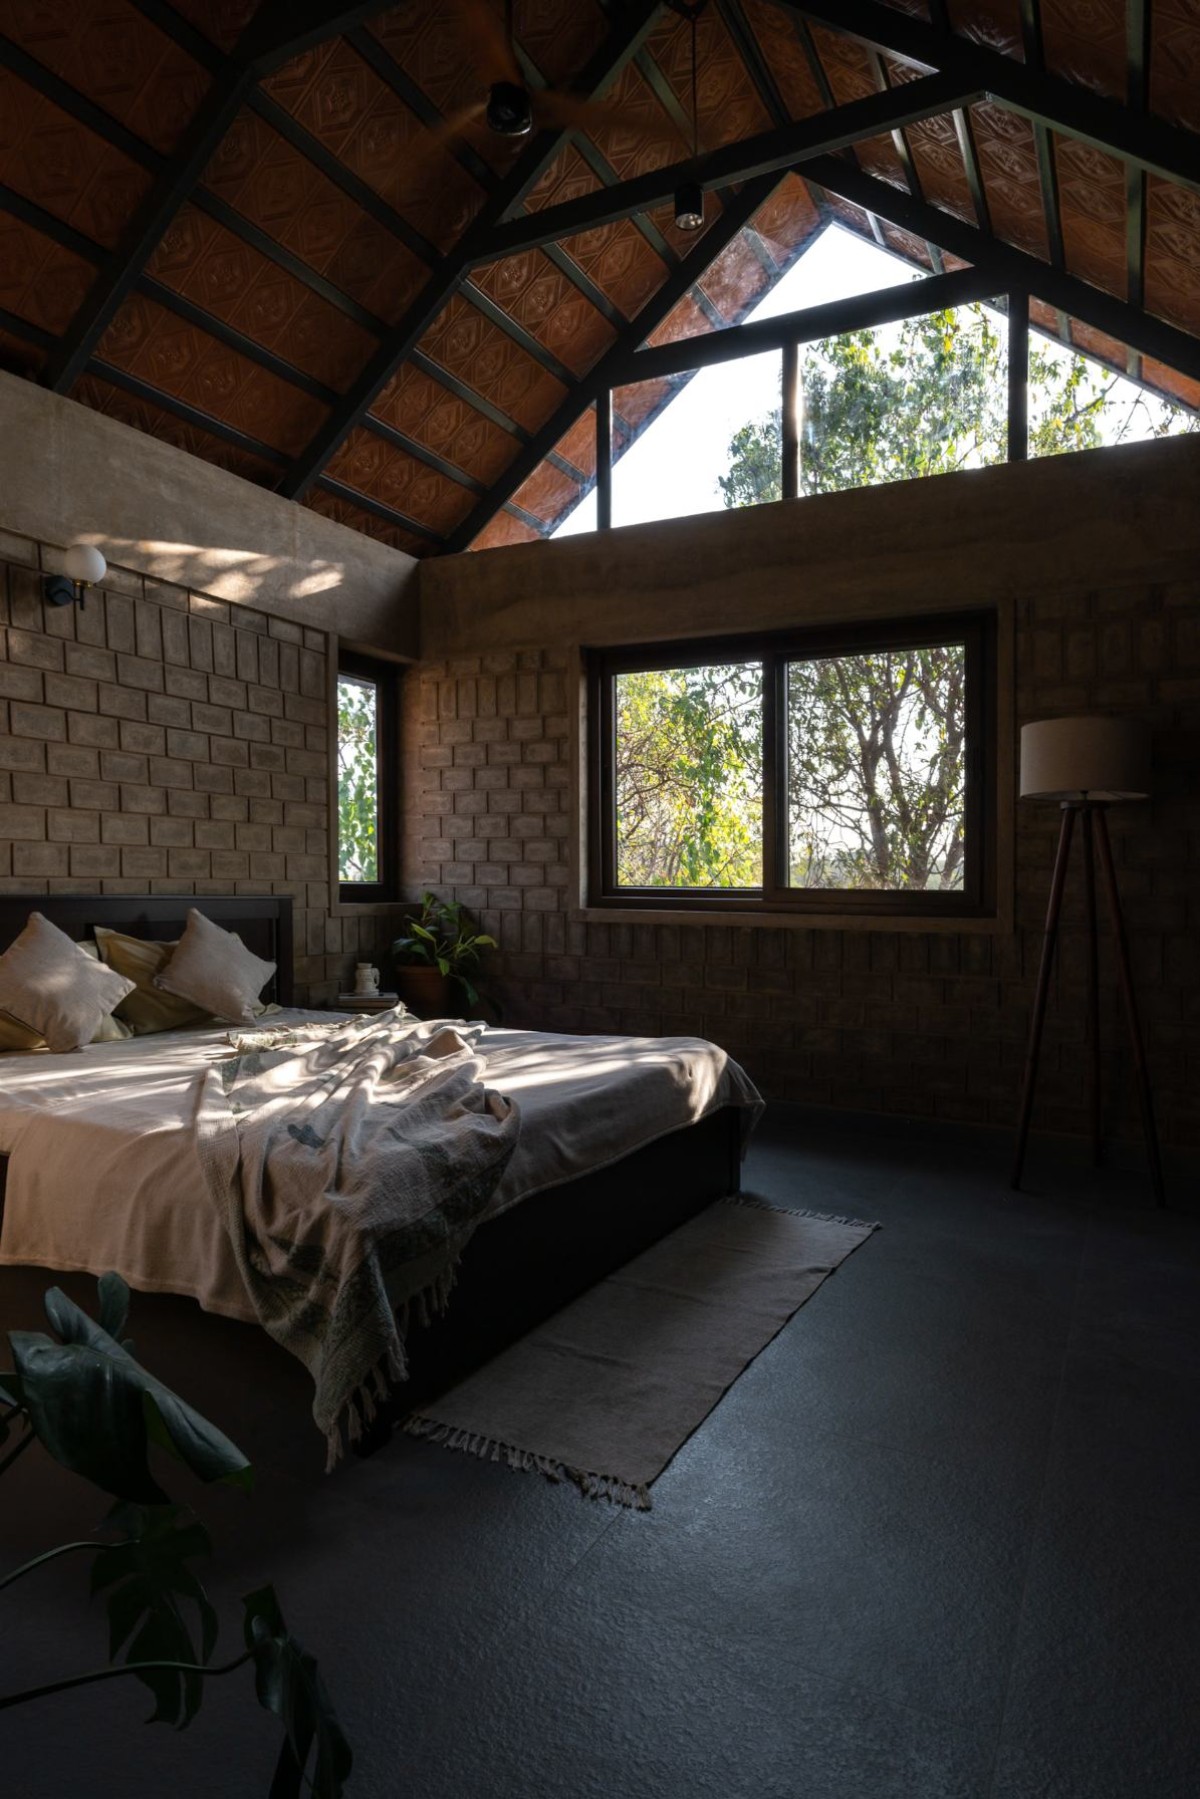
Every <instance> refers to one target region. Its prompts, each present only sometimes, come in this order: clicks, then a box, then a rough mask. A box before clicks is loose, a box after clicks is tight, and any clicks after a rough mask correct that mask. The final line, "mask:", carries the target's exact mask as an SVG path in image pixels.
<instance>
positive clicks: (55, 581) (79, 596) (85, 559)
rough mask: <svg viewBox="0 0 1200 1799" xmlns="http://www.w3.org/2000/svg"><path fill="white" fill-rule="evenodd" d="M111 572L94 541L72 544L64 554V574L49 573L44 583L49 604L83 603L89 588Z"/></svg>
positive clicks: (43, 588) (43, 586)
mask: <svg viewBox="0 0 1200 1799" xmlns="http://www.w3.org/2000/svg"><path fill="white" fill-rule="evenodd" d="M107 572H108V564H107V562H106V561H105V560H104V558H103V556H102V555H101V554H100V552H99V550H98V549H96V547H95V545H94V544H90V543H72V544H68V545H67V548H66V553H65V554H64V556H63V572H62V574H61V575H47V577H46V579H45V580H44V581H43V582H42V593H43V594H44V595H45V599H46V604H47V605H48V606H72V605H75V604H78V605H80V606H82V605H83V601H84V595H85V594H86V592H87V590H88V588H89V587H94V586H95V585H96V583H97V582H98V581H103V579H104V577H105V575H106V574H107Z"/></svg>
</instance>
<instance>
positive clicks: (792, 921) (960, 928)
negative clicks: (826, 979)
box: [567, 906, 1013, 936]
mask: <svg viewBox="0 0 1200 1799" xmlns="http://www.w3.org/2000/svg"><path fill="white" fill-rule="evenodd" d="M567 916H568V919H569V921H570V923H571V924H639V925H647V924H648V925H655V924H669V925H680V924H696V925H722V926H724V927H726V928H732V929H734V930H745V929H747V928H748V929H750V930H772V931H780V930H783V931H875V932H877V933H878V932H887V931H904V932H912V931H918V932H923V933H925V934H926V935H931V934H935V933H936V934H937V935H939V936H965V935H971V936H987V935H990V936H1001V935H1007V934H1008V933H1009V932H1011V931H1012V929H1013V921H1012V918H1011V916H1008V915H1005V914H1004V913H992V914H990V915H989V916H986V917H979V916H977V915H976V916H972V915H969V914H960V915H959V916H958V917H938V916H937V914H929V913H926V914H924V915H917V914H915V913H900V912H876V913H870V914H869V913H865V912H722V911H717V910H715V909H714V910H713V911H711V912H710V911H702V910H701V909H700V908H698V907H696V908H693V907H690V906H688V907H680V908H679V909H678V910H670V909H668V908H665V907H662V908H660V907H658V906H575V907H573V908H572V909H571V911H570V912H569V913H568V914H567Z"/></svg>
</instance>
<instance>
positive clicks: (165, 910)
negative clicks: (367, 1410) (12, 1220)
mask: <svg viewBox="0 0 1200 1799" xmlns="http://www.w3.org/2000/svg"><path fill="white" fill-rule="evenodd" d="M191 906H195V907H196V908H197V910H198V911H200V912H203V913H204V914H205V915H206V916H207V917H209V918H211V919H212V920H213V922H214V923H215V924H219V925H221V926H222V927H223V928H224V929H225V930H229V931H237V933H238V934H239V936H240V937H241V939H242V941H243V942H244V943H245V944H246V946H247V948H249V949H251V950H253V951H254V953H255V955H259V956H264V957H266V958H267V959H268V960H269V961H273V962H275V963H277V965H278V972H277V974H276V976H275V979H274V981H273V982H272V984H271V986H270V987H269V988H268V989H267V991H266V997H267V998H269V999H275V1000H277V1001H278V1003H279V1004H280V1005H284V1006H286V1005H290V1004H292V1003H293V987H292V902H291V900H290V899H289V898H287V897H286V896H283V895H264V896H262V897H257V896H255V897H246V896H245V895H242V894H237V895H228V896H226V895H221V896H218V897H215V898H214V897H212V896H210V895H208V894H204V895H197V896H195V897H194V898H193V897H192V896H190V895H181V896H179V897H174V896H167V895H162V894H153V895H146V896H142V895H134V896H130V895H127V894H120V895H116V894H114V895H108V894H105V895H102V896H90V895H79V894H64V895H56V894H29V895H26V896H22V895H16V896H14V895H4V896H2V897H0V952H2V951H3V950H5V949H7V948H8V946H9V944H10V943H11V942H12V941H13V940H14V938H15V937H17V936H18V935H19V933H20V932H21V930H22V929H23V928H24V925H25V922H26V920H27V919H28V917H29V914H30V912H35V911H36V912H41V913H43V914H44V915H45V917H47V918H48V919H50V921H51V922H52V923H53V924H56V925H58V927H59V929H60V930H63V931H65V932H66V933H67V935H68V936H69V937H72V938H74V939H75V940H76V941H79V940H81V939H83V938H86V937H89V936H90V935H91V934H92V931H93V930H94V928H95V926H96V925H103V926H107V927H108V929H110V930H114V931H125V932H127V933H128V934H129V935H130V936H134V937H146V938H152V939H155V940H157V941H162V940H164V939H169V938H172V937H177V936H178V935H179V933H180V931H181V930H182V929H183V925H184V921H185V918H186V915H187V911H188V908H189V907H191ZM6 1164H7V1157H4V1156H0V1224H2V1223H3V1215H4V1181H5V1169H6ZM740 1179H741V1114H740V1110H739V1108H737V1107H734V1106H726V1107H723V1108H722V1109H721V1110H720V1111H718V1112H714V1113H711V1114H710V1115H709V1116H708V1117H707V1118H705V1119H702V1120H701V1121H700V1123H699V1124H694V1125H691V1126H689V1127H687V1128H685V1129H683V1130H677V1131H673V1132H671V1133H670V1134H669V1135H668V1136H665V1137H659V1138H657V1139H656V1140H655V1141H654V1142H652V1143H649V1144H646V1145H645V1146H644V1147H643V1148H642V1149H639V1150H636V1151H635V1152H634V1153H633V1154H632V1155H629V1156H625V1157H624V1158H623V1159H622V1160H621V1161H619V1162H614V1163H613V1164H612V1165H611V1167H608V1168H604V1169H599V1170H597V1171H596V1172H595V1173H593V1174H588V1175H584V1176H582V1177H581V1178H580V1179H578V1180H574V1181H565V1182H563V1183H562V1184H561V1185H560V1186H557V1187H548V1188H546V1189H545V1190H544V1191H543V1192H541V1193H536V1194H533V1195H532V1196H531V1197H530V1198H529V1199H525V1200H522V1201H521V1202H520V1203H519V1204H518V1205H515V1206H513V1207H511V1208H510V1209H509V1210H508V1211H507V1212H503V1213H501V1215H500V1216H499V1217H498V1218H494V1219H491V1220H489V1221H488V1223H486V1224H484V1225H481V1226H480V1228H479V1230H478V1231H477V1232H476V1234H475V1236H474V1237H473V1238H472V1239H471V1241H470V1243H469V1244H468V1245H467V1248H466V1251H465V1253H464V1255H463V1258H462V1262H461V1264H460V1267H459V1274H458V1280H457V1284H456V1286H455V1291H454V1297H453V1300H452V1302H451V1304H450V1307H449V1309H448V1310H447V1311H446V1313H445V1314H444V1315H443V1316H442V1317H441V1318H439V1319H438V1320H437V1321H436V1322H435V1323H433V1324H432V1325H430V1326H428V1327H427V1328H425V1329H424V1330H421V1331H418V1332H414V1333H413V1334H412V1336H411V1337H410V1339H409V1344H408V1351H409V1380H408V1381H407V1382H406V1383H405V1386H404V1388H403V1389H402V1390H401V1392H400V1393H398V1394H397V1402H398V1407H399V1408H400V1409H402V1410H405V1411H407V1410H408V1409H410V1408H411V1407H412V1406H415V1405H420V1404H424V1403H427V1402H428V1401H429V1400H430V1399H432V1398H434V1397H435V1396H436V1395H437V1393H438V1392H440V1391H444V1390H445V1388H446V1387H448V1386H452V1385H453V1384H454V1382H455V1381H457V1380H460V1379H462V1378H463V1376H464V1375H466V1374H468V1373H469V1372H470V1371H471V1370H472V1369H473V1368H477V1367H479V1366H480V1365H481V1364H482V1363H483V1362H485V1361H486V1360H487V1359H488V1358H489V1356H492V1355H494V1354H495V1353H496V1352H497V1351H498V1350H499V1349H500V1348H502V1347H503V1346H504V1345H505V1344H507V1343H511V1342H514V1341H515V1340H516V1338H517V1337H519V1336H522V1335H523V1334H524V1333H525V1332H526V1331H529V1330H531V1329H532V1328H533V1327H534V1326H535V1325H536V1324H538V1323H540V1322H541V1321H542V1320H543V1319H544V1318H547V1317H549V1316H550V1314H551V1313H552V1312H555V1311H557V1310H558V1309H559V1307H560V1306H563V1305H565V1304H566V1303H567V1302H568V1301H569V1300H570V1299H573V1298H574V1297H575V1296H576V1295H577V1294H579V1293H581V1292H583V1291H584V1290H585V1289H586V1288H587V1287H590V1286H592V1285H594V1283H595V1282H596V1281H598V1280H601V1279H603V1277H604V1276H605V1275H606V1274H611V1273H612V1272H613V1270H614V1269H616V1268H619V1267H621V1266H622V1265H623V1264H624V1263H625V1262H628V1261H629V1260H630V1259H631V1258H632V1257H633V1256H635V1255H638V1254H639V1253H640V1252H641V1251H642V1250H643V1249H646V1248H648V1247H649V1245H650V1244H651V1243H655V1242H657V1241H658V1239H659V1238H660V1237H662V1236H665V1234H666V1233H667V1232H668V1231H671V1230H674V1229H675V1228H676V1226H677V1225H680V1224H683V1223H685V1222H686V1220H687V1219H688V1218H690V1217H692V1216H693V1215H694V1214H695V1213H696V1212H698V1211H700V1210H702V1208H703V1207H704V1206H706V1205H709V1204H711V1202H712V1201H713V1200H714V1199H721V1198H724V1197H726V1196H727V1195H730V1194H735V1193H737V1192H738V1191H739V1187H740ZM2 1278H3V1271H0V1279H2ZM387 1428H388V1426H387V1424H386V1423H385V1424H383V1425H382V1426H381V1431H380V1432H377V1433H376V1436H375V1439H374V1442H373V1443H372V1444H370V1445H366V1446H364V1447H368V1448H369V1447H374V1446H376V1445H377V1443H378V1440H379V1437H380V1435H381V1434H386V1429H387Z"/></svg>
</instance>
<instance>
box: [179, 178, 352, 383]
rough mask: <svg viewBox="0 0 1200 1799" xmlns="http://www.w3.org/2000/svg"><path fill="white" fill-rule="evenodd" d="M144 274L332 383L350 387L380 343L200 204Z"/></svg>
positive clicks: (184, 211)
mask: <svg viewBox="0 0 1200 1799" xmlns="http://www.w3.org/2000/svg"><path fill="white" fill-rule="evenodd" d="M146 273H147V275H149V276H151V277H152V278H153V279H154V280H156V281H161V282H162V283H163V284H164V286H166V287H170V288H172V289H174V291H175V292H176V293H179V294H182V295H183V297H184V298H185V299H187V300H191V301H193V302H194V303H195V304H196V305H197V306H200V307H202V308H203V309H204V310H205V311H206V312H210V313H212V315H213V317H214V318H217V319H221V320H223V322H224V323H225V324H227V325H231V326H232V327H233V328H234V330H236V331H241V332H244V333H245V335H246V336H247V337H249V338H252V339H253V340H254V342H255V343H257V344H261V345H262V347H263V348H264V349H265V350H270V351H271V353H272V354H273V355H275V356H278V357H279V358H280V359H281V360H282V361H284V362H289V363H291V364H292V365H293V366H294V367H296V368H298V369H300V370H301V371H302V372H303V373H304V374H306V375H311V376H312V378H313V379H314V380H315V381H321V382H324V383H325V384H326V385H327V386H329V387H333V388H337V389H339V390H340V389H342V388H344V387H346V386H347V385H348V384H349V382H350V381H351V380H352V379H353V377H354V376H355V375H356V374H357V373H358V371H359V369H360V368H361V367H362V365H363V363H364V362H365V361H366V360H367V358H368V356H369V355H370V354H371V351H372V349H373V348H374V346H375V342H376V340H375V338H374V337H373V336H372V334H371V333H370V332H369V331H366V330H364V328H363V327H362V326H361V325H358V324H356V323H355V321H354V320H353V319H350V318H347V317H346V315H345V313H344V312H340V311H339V310H338V308H337V307H336V306H334V305H333V304H332V303H331V302H330V301H328V300H326V299H323V298H322V297H321V295H320V294H315V293H313V291H312V289H311V288H308V287H306V286H305V285H304V283H303V282H302V281H300V280H299V279H298V278H297V277H296V276H295V275H292V274H290V273H289V272H288V270H286V269H282V268H280V267H279V264H278V263H275V262H272V261H271V259H270V257H269V256H265V255H263V253H262V252H261V251H260V250H256V249H255V248H254V246H253V245H252V244H247V243H245V242H243V240H242V239H241V238H239V237H237V236H236V235H235V233H234V232H232V231H230V230H228V229H227V228H226V227H225V226H224V225H221V224H218V223H217V221H216V220H215V219H211V218H209V217H208V216H207V214H205V213H202V212H200V211H199V210H198V209H197V208H196V207H195V206H191V205H185V206H183V207H181V209H180V211H179V213H178V215H177V216H176V218H175V219H174V221H173V222H172V224H171V226H170V228H169V229H168V231H167V233H166V236H165V237H164V238H163V240H162V242H161V243H160V244H159V246H158V248H157V250H156V251H155V252H154V254H153V256H152V257H151V258H150V261H149V262H148V263H147V265H146Z"/></svg>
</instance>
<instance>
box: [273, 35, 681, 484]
mask: <svg viewBox="0 0 1200 1799" xmlns="http://www.w3.org/2000/svg"><path fill="white" fill-rule="evenodd" d="M660 10H661V0H644V3H642V4H640V5H638V6H636V7H634V8H633V9H632V13H631V14H630V15H627V16H626V18H625V20H624V22H623V23H621V24H620V25H619V26H617V27H615V28H614V30H613V31H612V32H611V33H610V34H609V36H608V37H607V38H606V39H605V41H604V43H603V44H602V45H601V47H600V49H599V50H598V51H597V52H596V54H595V55H594V56H593V57H591V59H590V60H589V62H588V64H587V67H586V68H585V70H584V71H583V73H582V74H581V76H580V79H579V83H578V90H577V91H579V92H580V93H581V94H584V95H588V96H591V95H596V94H599V93H602V92H603V91H604V89H605V88H606V87H608V86H609V85H610V84H611V83H612V82H613V81H615V80H616V78H617V76H618V75H619V74H620V73H621V70H622V69H623V68H625V66H626V64H627V63H628V62H629V61H630V60H631V58H632V57H634V56H636V55H637V53H638V51H639V50H640V49H641V47H642V45H643V43H644V42H645V41H646V39H647V37H649V35H650V32H651V31H652V29H653V27H654V24H655V22H656V20H657V17H658V14H659V12H660ZM569 135H570V133H569V132H566V131H541V132H539V133H538V134H537V136H536V137H535V138H534V139H533V141H532V142H531V143H530V145H529V146H528V148H527V149H526V150H524V151H523V152H522V154H521V156H520V157H519V158H518V160H517V162H516V164H515V165H514V167H513V169H512V170H511V172H510V173H509V175H508V176H507V177H506V178H505V180H504V181H503V182H502V184H501V185H500V186H499V187H498V188H497V189H496V191H495V193H494V194H493V195H492V196H491V197H490V198H489V200H488V201H487V203H486V204H485V206H484V207H483V209H482V211H481V212H480V214H479V216H478V218H477V219H476V220H475V221H474V223H473V224H472V225H471V226H470V227H469V228H468V230H467V231H466V232H465V233H464V235H463V238H462V240H461V242H460V243H459V244H458V245H457V246H456V247H455V249H454V250H453V251H451V253H450V254H449V255H448V256H446V257H444V258H443V260H442V262H441V263H440V265H439V266H438V268H437V269H435V270H434V271H433V273H432V274H431V275H430V277H429V279H428V281H427V282H426V283H425V286H424V287H423V288H422V290H421V293H420V294H419V295H418V296H417V298H416V300H415V301H414V302H413V304H412V305H411V306H410V307H409V308H408V310H407V312H406V313H405V315H404V317H403V319H401V321H400V323H399V324H398V325H397V327H396V328H395V330H394V331H390V332H389V333H388V334H387V336H386V337H385V338H384V340H383V342H382V343H381V344H380V346H379V348H378V350H377V351H375V353H374V354H373V355H372V357H371V359H370V361H369V362H368V363H367V366H366V368H365V369H364V370H363V371H362V373H361V374H360V375H359V377H358V379H357V380H356V381H355V382H354V384H353V385H352V387H351V388H350V389H349V391H348V392H347V393H346V395H345V396H344V398H343V400H342V402H341V404H340V405H339V406H338V407H337V408H335V410H334V412H333V413H332V414H331V416H330V418H329V420H328V421H327V423H326V424H325V425H324V426H323V427H322V428H321V430H320V431H318V432H317V433H316V435H315V436H314V437H313V438H312V439H311V441H310V442H309V443H308V445H307V446H306V448H305V449H304V450H303V451H302V452H301V454H300V455H299V456H298V457H297V458H296V460H295V462H294V463H293V465H292V468H291V469H290V471H289V473H288V474H287V476H286V477H285V478H284V481H283V483H282V484H281V488H280V491H281V492H282V493H283V494H285V495H286V496H287V497H288V498H290V499H299V498H300V497H301V496H302V495H303V494H304V493H305V492H306V491H307V489H308V487H309V486H310V485H311V484H312V482H313V481H315V480H316V479H317V477H318V476H319V475H320V473H321V470H322V469H323V468H324V467H325V465H326V463H327V462H328V461H329V459H330V457H331V456H333V455H334V453H335V451H336V450H337V448H338V446H339V445H340V444H341V443H342V441H343V440H344V439H345V437H346V436H347V434H348V433H349V432H350V431H352V430H353V429H354V427H355V426H356V425H357V424H358V423H359V422H360V421H361V420H362V418H363V416H364V415H365V414H366V413H367V412H368V411H369V410H370V407H371V406H372V405H373V403H374V402H375V400H376V399H378V397H379V395H380V394H381V393H382V392H383V390H384V388H385V387H386V386H387V384H388V382H389V381H390V380H391V379H392V377H393V376H394V375H395V373H396V371H397V370H398V369H399V368H400V366H401V364H402V363H403V362H405V361H406V359H407V358H408V356H409V355H410V354H411V353H412V351H413V350H414V349H415V348H416V346H417V345H418V344H419V342H420V341H421V338H422V337H423V336H424V335H425V333H426V331H428V329H429V327H430V326H431V325H432V324H433V322H434V320H435V319H436V318H437V317H438V315H439V314H440V313H441V312H442V311H443V310H444V309H445V307H446V305H447V304H448V303H449V301H450V300H451V299H452V298H453V296H454V295H455V294H456V293H457V292H458V291H459V290H460V288H461V287H462V286H463V284H464V283H465V281H466V280H467V277H468V275H469V273H470V271H471V268H472V267H473V266H475V264H477V263H479V262H481V261H486V260H488V258H486V257H481V256H480V255H479V254H478V246H479V244H480V243H485V242H486V241H487V240H488V239H489V238H490V236H491V234H492V232H493V231H494V230H495V229H496V228H497V226H499V225H500V223H501V222H502V221H503V220H504V219H505V218H506V217H507V215H508V214H509V213H511V212H513V211H514V210H515V209H516V208H517V207H519V206H520V205H521V204H522V203H523V201H524V199H525V196H526V195H527V194H528V193H529V191H530V190H531V189H532V188H533V187H534V185H535V184H536V183H537V182H538V181H539V180H540V178H541V176H542V175H543V174H544V173H545V171H546V169H547V168H548V167H549V166H550V164H551V163H552V162H553V160H554V158H555V157H556V156H557V155H558V153H559V151H560V150H561V149H562V147H563V144H564V143H565V141H566V139H567V138H568V137H569Z"/></svg>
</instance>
